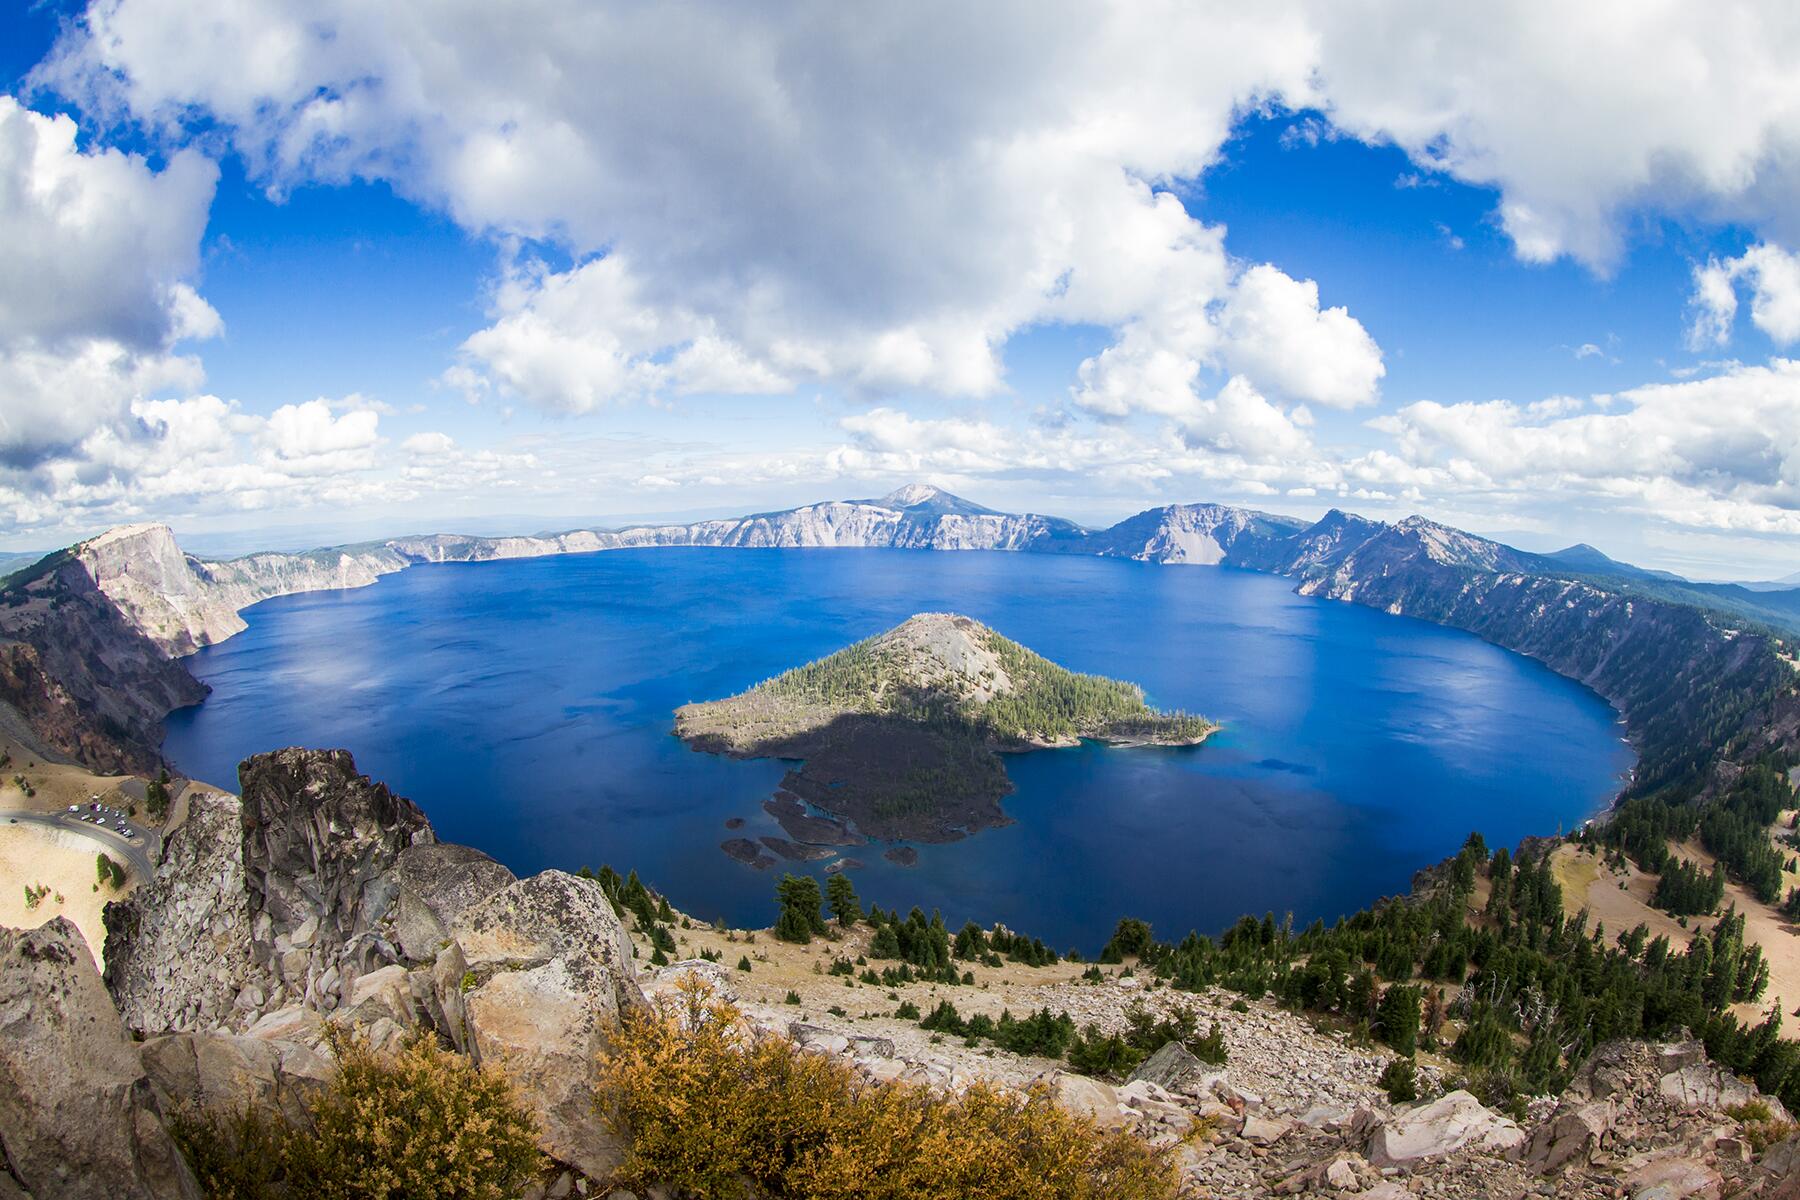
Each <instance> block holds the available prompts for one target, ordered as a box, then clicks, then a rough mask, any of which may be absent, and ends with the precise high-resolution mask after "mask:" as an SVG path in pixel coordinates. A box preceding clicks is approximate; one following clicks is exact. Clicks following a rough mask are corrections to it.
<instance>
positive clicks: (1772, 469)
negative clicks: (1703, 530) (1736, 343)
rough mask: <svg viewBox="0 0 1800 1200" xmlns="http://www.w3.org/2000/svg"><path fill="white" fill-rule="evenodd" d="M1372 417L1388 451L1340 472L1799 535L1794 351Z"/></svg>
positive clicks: (1433, 488)
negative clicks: (1539, 399)
mask: <svg viewBox="0 0 1800 1200" xmlns="http://www.w3.org/2000/svg"><path fill="white" fill-rule="evenodd" d="M1370 424H1371V425H1372V426H1373V427H1374V428H1376V429H1378V430H1380V431H1381V432H1384V433H1387V434H1389V435H1390V436H1391V437H1392V438H1393V441H1394V445H1395V450H1396V454H1395V455H1394V456H1390V457H1391V458H1392V461H1389V460H1387V459H1383V458H1381V457H1379V454H1371V455H1367V456H1364V457H1363V458H1362V459H1360V460H1358V461H1357V462H1355V463H1352V464H1351V467H1350V469H1351V471H1352V473H1356V472H1357V471H1359V470H1366V471H1370V472H1373V473H1375V474H1379V475H1382V476H1385V477H1387V478H1390V479H1405V480H1408V481H1410V482H1413V483H1415V484H1417V485H1419V486H1422V487H1425V488H1427V489H1428V490H1429V491H1430V492H1431V493H1432V494H1434V495H1436V496H1438V497H1440V498H1441V497H1446V496H1454V495H1457V494H1468V495H1476V494H1486V495H1493V496H1506V495H1513V496H1532V495H1535V496H1536V497H1538V498H1540V499H1542V500H1544V501H1545V502H1549V503H1555V504H1568V503H1579V502H1581V501H1579V500H1578V499H1577V498H1578V497H1586V498H1587V501H1588V502H1590V503H1598V504H1602V505H1606V506H1610V507H1616V508H1622V509H1627V510H1630V511H1632V512H1634V513H1636V514H1637V515H1639V516H1648V517H1652V518H1656V519H1660V520H1665V521H1669V522H1672V523H1675V524H1679V525H1691V526H1699V527H1709V528H1719V529H1736V530H1743V531H1752V532H1765V533H1769V532H1780V533H1800V362H1796V361H1791V360H1787V359H1776V360H1774V361H1772V362H1771V363H1770V364H1769V365H1767V366H1762V367H1735V368H1732V369H1730V370H1727V371H1725V372H1723V373H1721V374H1719V375H1715V376H1712V377H1710V378H1705V379H1693V380H1687V381H1683V382H1679V383H1671V384H1655V385H1650V386H1646V387H1640V388H1635V389H1632V390H1630V391H1626V392H1621V393H1619V394H1617V395H1616V396H1607V397H1595V398H1593V400H1592V401H1590V402H1589V403H1586V404H1579V403H1576V402H1572V401H1568V400H1566V399H1565V400H1563V401H1562V402H1560V403H1555V404H1543V405H1532V406H1526V407H1521V406H1519V405H1515V404H1512V403H1509V402H1507V401H1498V400H1497V401H1489V402H1485V403H1469V404H1451V405H1442V404H1434V403H1418V404H1411V405H1408V406H1406V407H1404V408H1402V409H1400V410H1399V411H1398V412H1396V413H1394V414H1391V415H1389V416H1384V417H1379V418H1377V419H1376V420H1374V421H1372V422H1370ZM1380 453H1385V452H1380Z"/></svg>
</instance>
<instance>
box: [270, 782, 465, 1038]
mask: <svg viewBox="0 0 1800 1200" xmlns="http://www.w3.org/2000/svg"><path fill="white" fill-rule="evenodd" d="M238 779H239V782H240V783H241V785H242V788H243V843H244V884H245V887H246V890H247V892H248V896H249V908H250V928H251V940H252V944H253V946H254V947H255V950H256V955H257V965H258V966H259V967H262V968H263V969H265V970H266V971H267V972H268V974H269V976H270V977H271V981H272V984H273V987H274V989H275V993H276V994H277V995H282V996H295V997H298V998H299V999H300V1000H301V1002H302V1003H303V1004H304V1005H305V1006H306V1007H308V1008H317V1009H319V1010H320V1011H323V1012H330V1011H331V1010H332V1009H334V1008H336V1007H337V1006H338V1005H339V1004H340V1003H342V1002H343V1001H345V1000H347V999H348V998H349V996H350V993H351V990H352V988H353V987H354V984H355V981H356V977H357V976H358V975H360V974H362V973H364V972H366V971H371V970H374V969H376V968H378V967H382V966H386V965H388V964H390V963H394V962H398V961H399V959H400V949H399V947H398V945H397V944H396V941H395V933H394V922H395V919H396V917H397V915H398V913H397V908H398V900H399V894H400V882H399V879H398V877H397V874H396V872H395V865H396V863H397V862H398V860H399V858H400V854H401V852H402V851H404V850H406V849H407V848H409V847H411V846H415V845H428V844H430V843H432V842H434V841H435V840H436V838H435V837H434V836H433V834H432V832H431V824H430V822H428V821H427V820H426V819H425V814H424V813H423V812H421V811H419V806H418V805H416V804H414V803H413V802H412V801H410V800H407V799H405V798H403V797H400V796H396V795H394V794H393V793H392V792H391V791H389V790H388V788H387V786H386V785H385V784H379V783H374V782H372V781H371V780H370V779H369V777H368V776H366V775H360V774H358V773H357V770H356V763H355V761H354V760H353V759H352V758H351V757H350V754H349V752H348V751H345V750H277V751H274V752H273V753H269V754H259V755H256V756H255V757H253V758H248V759H245V760H244V762H243V764H242V765H241V766H240V767H239V768H238Z"/></svg>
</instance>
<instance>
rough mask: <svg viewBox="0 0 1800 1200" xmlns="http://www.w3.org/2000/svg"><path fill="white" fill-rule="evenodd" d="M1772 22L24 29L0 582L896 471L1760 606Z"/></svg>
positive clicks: (934, 21) (1371, 3)
mask: <svg viewBox="0 0 1800 1200" xmlns="http://www.w3.org/2000/svg"><path fill="white" fill-rule="evenodd" d="M1796 61H1800V9H1797V8H1796V7H1795V6H1793V5H1791V4H1787V3H1781V2H1770V3H1750V2H1738V3H1731V2H1725V3H1719V4H1714V5H1704V6H1700V5H1688V4H1681V3H1675V2H1672V0H1632V2H1629V3H1616V2H1612V0H1596V2H1595V3H1590V4H1585V5H1577V6H1572V5H1567V4H1562V3H1549V2H1524V0H1502V2H1499V3H1495V4H1490V5H1482V6H1479V7H1476V6H1457V5H1442V4H1437V3H1429V2H1426V0H1335V2H1334V0H1319V2H1317V3H1311V2H1291V3H1271V4H1267V5H1255V6H1245V5H1238V4H1206V3H1201V4H1194V3H1180V4H1176V3H1167V4H1165V3H1159V2H1155V0H1143V2H1139V3H1131V4H1109V3H1049V4H1045V3H1041V2H1039V0H1031V2H1024V0H1021V2H1018V3H1005V2H996V3H989V4H984V5H976V6H971V5H966V4H951V3H931V2H921V3H917V4H910V5H895V6H881V7H872V6H855V5H842V4H831V3H822V2H821V3H795V4H790V5H771V6H765V5H741V4H732V3H724V2H716V3H708V2H705V0H695V2H691V3H685V4H678V5H669V4H650V3H642V4H636V3H615V4H596V3H592V2H591V0H519V2H518V3H514V4H509V5H493V4H491V3H477V2H475V0H435V2H432V3H425V2H423V0H391V2H390V3H384V4H378V5H371V4H367V3H359V2H356V0H92V2H90V3H86V4H83V3H77V2H73V0H25V2H24V3H23V4H14V5H11V6H8V12H7V15H5V16H0V550H9V551H10V550H34V549H46V548H49V547H53V546H56V545H61V544H65V543H67V542H69V541H71V540H74V539H76V538H78V537H82V536H86V535H89V534H92V533H94V532H97V531H98V530H100V529H103V528H106V527H107V526H110V525H114V524H118V523H122V522H126V521H144V520H159V521H166V522H168V523H170V524H171V525H173V526H174V527H175V529H176V531H177V533H178V535H179V536H180V537H181V538H182V539H183V541H184V543H185V544H187V545H189V546H190V547H191V548H195V549H198V550H201V551H203V552H221V553H223V552H235V551H242V550H248V549H252V548H257V547H263V546H269V547H299V546H304V545H309V544H318V543H325V542H333V541H344V540H353V539H360V538H367V537H377V536H382V535H392V534H398V533H403V532H425V531H430V530H463V531H469V532H477V533H495V532H506V531H514V532H523V531H532V530H541V529H552V528H561V527H569V526H573V525H579V524H591V523H608V522H613V521H618V520H624V519H639V518H644V517H653V518H656V517H680V516H697V515H725V514H733V513H742V512H750V511H760V510H768V509H771V508H778V507H785V506H788V505H792V504H799V503H805V502H810V501H816V500H821V499H829V498H848V497H862V496H878V495H881V494H883V493H885V492H887V491H888V490H890V489H891V488H893V487H895V486H897V485H899V484H901V483H905V482H910V481H914V480H923V481H929V482H933V483H937V484H939V485H941V486H944V487H947V488H949V489H950V490H953V491H955V492H958V493H960V494H963V495H965V496H968V497H969V498H971V499H974V500H977V501H979V502H982V503H986V504H988V505H991V506H993V507H996V508H1004V509H1009V510H1032V511H1040V512H1049V513H1054V514H1057V515H1062V516H1068V517H1072V518H1074V519H1077V520H1080V521H1083V522H1086V523H1090V524H1104V523H1109V522H1111V521H1113V520H1117V519H1119V518H1122V517H1124V516H1127V515H1129V514H1131V513H1133V512H1137V511H1140V510H1142V509H1144V508H1148V507H1151V506H1153V505H1158V504H1167V503H1172V502H1183V501H1221V502H1227V503H1234V504H1243V505H1248V506H1252V507H1258V508H1263V509H1266V510H1269V511H1275V512H1283V513H1291V514H1294V515H1298V516H1306V517H1312V516H1317V515H1320V514H1322V513H1324V512H1325V511H1326V510H1328V509H1330V508H1333V507H1341V508H1345V509H1349V510H1352V511H1357V512H1362V513H1365V514H1368V515H1370V516H1375V517H1384V518H1399V517H1403V516H1406V515H1409V514H1411V513H1415V512H1416V513H1423V514H1425V515H1426V516H1429V517H1432V518H1435V519H1438V520H1442V521H1445V522H1448V523H1450V524H1454V525H1458V526H1460V527H1463V528H1467V529H1471V530H1475V531H1478V532H1486V533H1490V534H1495V535H1498V536H1501V537H1503V538H1505V539H1507V540H1509V541H1512V542H1513V543H1515V544H1517V545H1520V546H1522V547H1525V548H1527V549H1534V550H1549V549H1555V548H1558V547H1560V546H1563V545H1567V544H1569V543H1572V542H1576V541H1586V542H1589V543H1592V544H1594V545H1597V546H1600V547H1601V548H1602V549H1604V550H1606V551H1607V552H1609V553H1612V554H1614V555H1615V556H1617V557H1621V558H1626V559H1629V560H1631V561H1635V562H1639V563H1641V564H1644V565H1647V566H1653V567H1660V568H1665V569H1670V570H1676V571H1680V572H1682V573H1684V574H1688V575H1691V576H1694V577H1699V578H1739V579H1768V578H1777V577H1782V576H1786V575H1789V574H1792V573H1794V572H1796V571H1800V73H1796V72H1795V71H1794V70H1793V69H1792V64H1793V63H1794V62H1796Z"/></svg>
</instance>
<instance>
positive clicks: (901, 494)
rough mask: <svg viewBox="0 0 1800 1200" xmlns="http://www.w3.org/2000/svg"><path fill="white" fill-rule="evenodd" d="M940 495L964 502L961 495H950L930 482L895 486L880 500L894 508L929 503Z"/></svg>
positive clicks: (947, 498)
mask: <svg viewBox="0 0 1800 1200" xmlns="http://www.w3.org/2000/svg"><path fill="white" fill-rule="evenodd" d="M940 497H941V498H943V499H946V500H954V501H957V502H959V503H966V502H965V501H962V499H961V497H958V496H952V495H951V494H950V493H949V492H946V491H945V490H944V489H943V488H940V487H938V486H936V485H935V484H930V483H908V484H902V485H901V486H900V487H897V488H895V489H894V490H893V491H891V492H889V493H888V494H887V495H885V496H883V497H882V498H881V502H882V503H883V504H890V505H892V506H893V507H895V508H913V507H916V506H917V505H920V504H929V503H931V502H932V501H933V500H936V499H939V498H940Z"/></svg>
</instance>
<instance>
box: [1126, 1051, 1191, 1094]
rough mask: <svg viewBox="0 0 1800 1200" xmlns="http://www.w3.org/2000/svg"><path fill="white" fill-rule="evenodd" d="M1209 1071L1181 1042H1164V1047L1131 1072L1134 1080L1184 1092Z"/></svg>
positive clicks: (1166, 1089)
mask: <svg viewBox="0 0 1800 1200" xmlns="http://www.w3.org/2000/svg"><path fill="white" fill-rule="evenodd" d="M1206 1073H1207V1066H1206V1064H1205V1063H1203V1062H1201V1061H1200V1060H1199V1059H1198V1058H1196V1057H1195V1056H1194V1054H1193V1052H1192V1051H1190V1050H1189V1049H1188V1048H1187V1047H1186V1046H1184V1045H1182V1044H1181V1043H1180V1042H1164V1043H1163V1045H1162V1048H1161V1049H1160V1050H1158V1051H1157V1052H1156V1053H1155V1054H1152V1055H1151V1056H1150V1057H1149V1058H1146V1059H1145V1060H1144V1061H1143V1062H1141V1063H1139V1064H1138V1069H1137V1070H1135V1071H1133V1072H1132V1073H1131V1078H1132V1079H1134V1080H1143V1081H1145V1082H1146V1083H1154V1084H1155V1085H1156V1086H1157V1087H1159V1088H1161V1089H1163V1091H1165V1092H1177V1093H1179V1092H1182V1091H1185V1090H1186V1089H1187V1088H1188V1087H1189V1086H1190V1085H1192V1084H1193V1083H1195V1082H1196V1081H1197V1080H1199V1079H1200V1078H1201V1077H1202V1076H1204V1075H1205V1074H1206Z"/></svg>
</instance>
